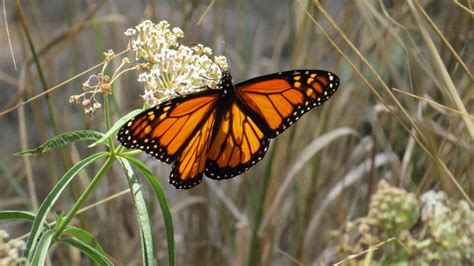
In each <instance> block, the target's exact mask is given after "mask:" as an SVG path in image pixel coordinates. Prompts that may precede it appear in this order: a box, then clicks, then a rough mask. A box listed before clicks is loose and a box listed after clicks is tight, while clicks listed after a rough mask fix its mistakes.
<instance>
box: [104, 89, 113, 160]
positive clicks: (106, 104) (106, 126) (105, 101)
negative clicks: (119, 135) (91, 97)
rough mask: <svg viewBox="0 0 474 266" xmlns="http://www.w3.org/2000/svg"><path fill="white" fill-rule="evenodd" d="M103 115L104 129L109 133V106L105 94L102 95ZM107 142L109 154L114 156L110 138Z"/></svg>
mask: <svg viewBox="0 0 474 266" xmlns="http://www.w3.org/2000/svg"><path fill="white" fill-rule="evenodd" d="M104 115H105V128H106V131H109V129H110V106H109V95H108V94H107V93H106V94H104ZM108 142H109V147H110V148H109V149H110V152H111V153H113V154H115V149H114V142H113V141H112V138H111V137H110V138H109V139H108Z"/></svg>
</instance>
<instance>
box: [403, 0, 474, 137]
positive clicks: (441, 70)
mask: <svg viewBox="0 0 474 266" xmlns="http://www.w3.org/2000/svg"><path fill="white" fill-rule="evenodd" d="M408 5H409V6H410V9H411V11H412V13H413V15H414V16H415V19H416V21H417V25H418V28H419V30H420V32H421V36H422V37H423V39H424V40H425V43H426V45H427V46H428V48H429V49H428V51H429V52H430V53H431V56H432V59H433V61H434V62H435V63H434V64H433V67H434V69H435V70H436V72H437V73H438V75H439V76H440V77H441V78H442V81H443V82H444V85H445V86H446V88H441V89H442V92H443V93H447V94H448V96H449V98H450V99H451V101H453V103H454V105H455V106H456V107H457V108H458V110H459V111H460V112H461V113H468V112H467V110H466V107H465V106H464V104H463V102H462V100H461V97H460V96H459V93H458V91H457V90H456V86H455V85H454V82H453V80H452V79H451V77H450V76H449V73H448V70H447V69H446V67H445V65H444V63H443V60H442V59H441V56H440V55H439V53H438V50H437V49H436V46H435V44H434V42H433V40H432V39H431V37H430V35H429V33H428V31H427V30H426V28H427V27H426V26H425V24H424V21H423V20H422V18H421V17H420V15H419V14H418V12H417V10H416V8H415V5H414V3H413V0H409V1H408ZM470 78H471V79H472V76H470ZM443 89H447V90H443ZM463 120H464V123H465V125H466V129H467V130H468V132H469V134H470V135H471V139H474V124H473V121H471V120H470V119H468V118H466V117H463Z"/></svg>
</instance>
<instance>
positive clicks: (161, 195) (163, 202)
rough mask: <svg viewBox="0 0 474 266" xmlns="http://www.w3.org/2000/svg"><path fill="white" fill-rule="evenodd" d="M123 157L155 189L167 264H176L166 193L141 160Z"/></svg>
mask: <svg viewBox="0 0 474 266" xmlns="http://www.w3.org/2000/svg"><path fill="white" fill-rule="evenodd" d="M124 158H126V159H127V160H128V161H129V162H131V163H132V164H134V165H135V166H136V167H137V168H138V169H139V170H140V171H141V172H142V173H143V175H144V176H145V177H146V178H147V179H148V182H149V183H150V185H151V186H152V188H153V190H154V191H155V194H156V196H157V198H158V202H159V203H160V207H161V211H162V213H163V220H164V222H165V229H166V240H167V243H168V265H170V266H174V265H176V247H175V242H174V229H173V219H172V217H171V211H170V208H169V205H168V200H167V199H166V193H165V191H164V190H163V187H162V186H161V184H160V182H158V179H157V178H156V177H155V176H154V175H153V174H152V173H151V172H150V171H149V170H148V168H146V166H145V165H144V164H143V163H142V162H140V161H139V160H137V159H135V158H133V157H130V156H124Z"/></svg>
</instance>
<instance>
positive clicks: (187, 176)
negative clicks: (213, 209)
mask: <svg viewBox="0 0 474 266" xmlns="http://www.w3.org/2000/svg"><path fill="white" fill-rule="evenodd" d="M218 99H219V93H218V91H217V90H207V91H203V92H200V93H196V94H191V95H187V96H184V97H180V98H175V99H172V100H170V101H167V102H165V103H163V104H161V105H158V106H156V107H152V108H150V109H148V110H145V111H144V112H142V113H140V114H139V115H137V116H136V117H134V118H132V119H131V120H130V121H129V122H128V123H127V124H125V125H124V126H123V127H122V128H121V129H120V130H119V132H118V140H119V142H120V143H121V144H122V145H123V146H125V147H127V148H131V149H134V148H137V149H141V150H143V151H145V152H146V153H148V154H150V155H153V156H154V157H156V158H157V159H159V160H161V161H163V162H166V163H172V162H174V161H176V160H178V162H177V163H176V165H175V166H181V167H182V165H183V162H184V163H186V164H189V163H191V164H192V165H193V162H194V161H193V160H194V159H192V160H189V158H188V157H186V156H188V155H189V154H190V152H191V153H195V154H198V155H199V156H201V155H203V152H207V148H203V147H205V146H206V145H207V146H208V142H209V136H208V135H210V133H209V132H210V131H211V130H209V129H208V128H209V127H212V124H213V123H214V120H215V106H216V103H217V101H218ZM210 123H211V124H210ZM196 143H197V144H196ZM188 144H189V145H191V146H192V147H194V148H193V149H189V147H188ZM193 145H194V146H193ZM205 157H206V156H205V155H204V158H205ZM199 163H200V164H202V165H203V162H202V161H199ZM191 167H194V166H191ZM178 168H179V167H178ZM201 168H202V169H201ZM192 169H193V170H192V171H191V170H189V169H188V168H186V169H184V170H179V171H178V172H177V173H178V175H176V174H175V177H177V178H178V179H179V178H182V179H183V180H188V181H189V180H191V179H193V178H197V179H199V178H200V176H199V175H198V172H200V173H201V174H202V172H203V169H204V168H203V167H197V168H196V169H198V170H199V169H200V170H199V171H198V172H196V170H194V169H195V167H194V168H192ZM188 181H187V182H188ZM189 182H191V181H189ZM193 182H194V181H193ZM185 183H186V182H185ZM174 184H175V185H180V183H179V182H178V181H176V182H175V183H174ZM181 185H182V184H181ZM183 186H184V185H183Z"/></svg>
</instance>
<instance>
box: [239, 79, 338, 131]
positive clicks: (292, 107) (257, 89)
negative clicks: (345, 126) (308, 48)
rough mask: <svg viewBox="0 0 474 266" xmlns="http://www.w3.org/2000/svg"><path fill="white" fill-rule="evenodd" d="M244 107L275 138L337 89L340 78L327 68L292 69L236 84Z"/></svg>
mask: <svg viewBox="0 0 474 266" xmlns="http://www.w3.org/2000/svg"><path fill="white" fill-rule="evenodd" d="M235 86H236V95H237V99H238V100H239V102H240V103H241V104H242V105H243V106H244V108H243V109H244V111H245V112H247V113H248V115H250V116H252V117H254V118H255V120H256V121H257V122H258V125H259V126H260V127H262V130H264V131H265V132H266V134H267V135H268V137H270V138H274V137H276V136H277V135H278V134H280V133H281V132H283V131H284V130H286V129H287V128H288V127H289V126H291V125H292V124H293V123H294V122H295V121H296V120H298V119H299V118H300V117H301V116H302V115H303V114H305V113H306V112H308V111H309V110H311V109H312V108H314V107H316V106H319V105H321V104H323V103H324V102H325V101H326V100H327V99H329V97H331V95H332V94H333V93H334V92H335V91H336V89H337V87H338V86H339V78H338V77H337V76H336V75H335V74H333V73H331V72H327V71H321V70H292V71H285V72H280V73H275V74H270V75H266V76H262V77H258V78H254V79H250V80H247V81H244V82H242V83H239V84H236V85H235Z"/></svg>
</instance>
